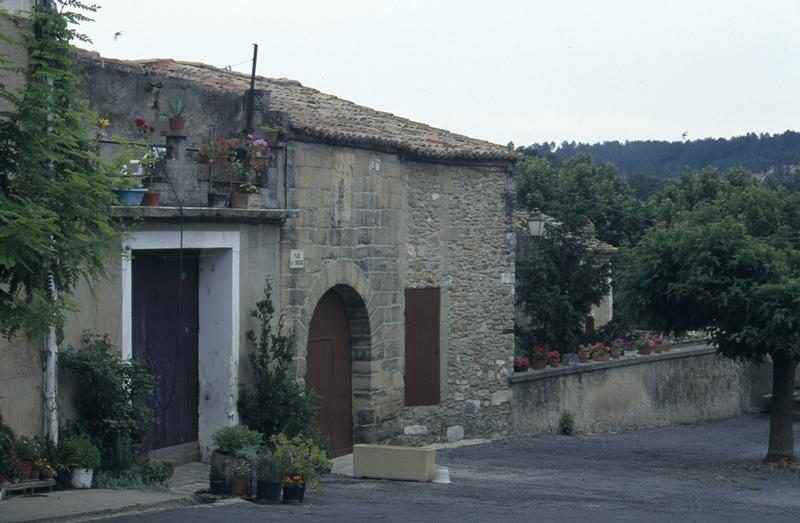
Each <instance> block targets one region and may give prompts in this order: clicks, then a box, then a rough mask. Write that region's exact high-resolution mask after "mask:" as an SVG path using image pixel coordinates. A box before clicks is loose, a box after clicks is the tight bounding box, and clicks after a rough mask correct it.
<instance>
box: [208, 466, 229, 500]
mask: <svg viewBox="0 0 800 523" xmlns="http://www.w3.org/2000/svg"><path fill="white" fill-rule="evenodd" d="M225 483H226V476H225V464H224V463H222V462H219V461H218V462H216V463H212V464H211V469H210V470H209V473H208V490H209V492H210V493H211V494H214V495H216V496H224V495H225V492H226V490H225Z"/></svg>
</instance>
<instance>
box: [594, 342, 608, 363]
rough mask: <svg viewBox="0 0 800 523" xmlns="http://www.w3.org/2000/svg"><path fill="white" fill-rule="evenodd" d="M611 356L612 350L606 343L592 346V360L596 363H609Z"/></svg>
mask: <svg viewBox="0 0 800 523" xmlns="http://www.w3.org/2000/svg"><path fill="white" fill-rule="evenodd" d="M610 356H611V349H609V348H608V346H607V345H606V344H605V343H600V342H598V343H595V344H594V345H592V359H593V360H594V361H608V359H609V357H610Z"/></svg>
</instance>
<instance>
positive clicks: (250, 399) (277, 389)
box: [238, 279, 316, 440]
mask: <svg viewBox="0 0 800 523" xmlns="http://www.w3.org/2000/svg"><path fill="white" fill-rule="evenodd" d="M274 315H275V306H274V305H273V304H272V285H271V284H270V281H269V279H267V281H266V284H265V285H264V299H262V300H260V301H258V302H257V303H256V308H255V309H254V310H252V311H251V312H250V316H252V317H253V318H255V319H256V320H258V322H259V324H260V331H259V333H258V335H256V333H255V332H254V331H247V341H249V342H250V344H251V345H252V346H253V349H254V350H253V352H251V353H250V354H249V357H250V363H251V365H252V368H253V378H254V379H253V385H252V386H248V385H240V387H239V403H238V407H239V414H240V415H241V417H242V423H244V424H245V425H247V426H248V427H250V428H251V429H253V430H257V431H258V432H260V433H262V434H263V435H264V439H265V440H269V438H270V437H271V436H273V435H275V434H287V435H289V436H295V435H308V434H310V433H311V432H312V425H313V421H314V413H315V410H316V409H315V407H314V400H315V398H314V394H313V391H306V390H305V389H304V387H303V385H301V384H300V383H298V382H297V381H296V380H295V379H294V377H293V375H292V374H291V373H290V372H289V371H290V365H291V364H292V358H293V356H294V353H295V346H296V344H297V343H296V342H297V340H296V338H295V336H294V333H286V332H285V327H284V321H283V316H279V317H278V321H277V325H276V326H275V330H274V331H273V325H272V322H273V317H274Z"/></svg>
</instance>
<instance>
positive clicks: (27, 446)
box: [17, 436, 42, 461]
mask: <svg viewBox="0 0 800 523" xmlns="http://www.w3.org/2000/svg"><path fill="white" fill-rule="evenodd" d="M40 457H42V449H41V445H39V442H38V441H37V440H36V439H34V438H29V437H27V436H20V438H19V439H18V440H17V458H19V459H27V460H30V461H36V460H37V459H39V458H40Z"/></svg>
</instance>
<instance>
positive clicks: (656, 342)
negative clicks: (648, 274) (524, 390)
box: [514, 337, 672, 372]
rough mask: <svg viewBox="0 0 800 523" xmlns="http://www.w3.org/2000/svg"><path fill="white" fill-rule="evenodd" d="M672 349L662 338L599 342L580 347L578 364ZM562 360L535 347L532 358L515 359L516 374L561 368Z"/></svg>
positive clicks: (555, 352)
mask: <svg viewBox="0 0 800 523" xmlns="http://www.w3.org/2000/svg"><path fill="white" fill-rule="evenodd" d="M671 349H672V344H671V343H669V342H667V341H665V340H664V338H662V337H655V338H647V337H641V338H637V339H635V340H626V339H623V338H616V339H614V340H612V341H611V342H610V343H609V344H605V343H602V342H597V343H593V344H585V345H579V346H578V350H577V358H576V359H577V363H592V362H600V361H608V360H610V359H619V358H622V357H624V356H625V355H626V351H627V353H628V354H633V353H636V354H638V355H640V356H648V355H650V354H653V353H656V354H658V353H661V352H668V351H669V350H671ZM575 354H576V353H574V352H573V353H571V355H570V356H568V357H569V358H570V359H573V358H575V356H574V355H575ZM561 360H562V356H561V353H560V352H558V351H554V350H551V349H549V348H547V347H544V346H541V345H535V346H534V347H533V348H532V349H531V354H530V356H518V357H516V358H514V372H527V371H528V369H534V370H541V369H545V368H547V367H548V366H549V367H551V368H555V367H559V366H561V363H562V361H561Z"/></svg>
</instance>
